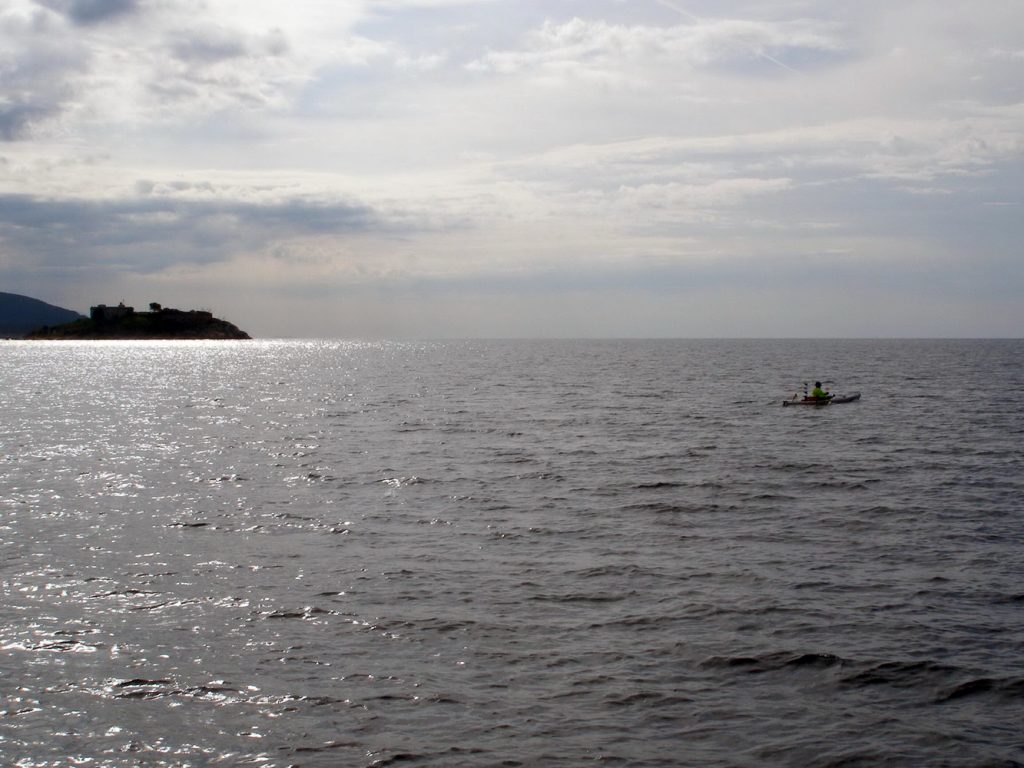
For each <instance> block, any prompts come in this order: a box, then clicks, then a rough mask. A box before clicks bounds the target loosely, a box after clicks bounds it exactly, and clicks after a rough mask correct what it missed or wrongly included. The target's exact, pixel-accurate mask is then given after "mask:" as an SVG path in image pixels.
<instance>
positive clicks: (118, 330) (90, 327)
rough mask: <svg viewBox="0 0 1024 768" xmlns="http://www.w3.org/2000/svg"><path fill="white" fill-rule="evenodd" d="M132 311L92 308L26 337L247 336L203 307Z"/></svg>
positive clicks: (152, 308) (121, 306) (105, 307)
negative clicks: (78, 315)
mask: <svg viewBox="0 0 1024 768" xmlns="http://www.w3.org/2000/svg"><path fill="white" fill-rule="evenodd" d="M149 308H150V311H149V312H136V311H135V309H134V308H133V307H126V306H125V305H124V304H121V305H119V306H117V307H108V306H105V305H103V304H100V305H99V306H96V307H92V309H91V310H90V316H89V317H82V318H80V319H77V320H74V321H72V322H70V323H64V324H62V325H56V326H47V327H43V328H38V329H37V330H34V331H32V332H31V333H29V334H28V335H27V336H26V338H28V339H156V340H159V339H249V338H252V337H251V336H249V334H247V333H246V332H245V331H243V330H241V329H239V328H238V327H237V326H236V325H233V324H232V323H229V322H228V321H227V320H221V319H219V318H216V317H214V316H213V314H212V313H210V312H206V311H203V310H195V309H192V310H181V309H170V308H164V307H161V306H160V305H159V304H150V305H149Z"/></svg>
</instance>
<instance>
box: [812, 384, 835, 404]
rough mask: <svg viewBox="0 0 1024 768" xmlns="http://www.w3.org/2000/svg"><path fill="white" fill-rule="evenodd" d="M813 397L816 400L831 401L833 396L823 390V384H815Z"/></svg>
mask: <svg viewBox="0 0 1024 768" xmlns="http://www.w3.org/2000/svg"><path fill="white" fill-rule="evenodd" d="M811 397H813V398H814V399H815V400H830V399H831V398H832V395H830V394H829V393H828V392H826V391H825V390H824V389H822V388H821V382H820V381H816V382H814V389H812V390H811Z"/></svg>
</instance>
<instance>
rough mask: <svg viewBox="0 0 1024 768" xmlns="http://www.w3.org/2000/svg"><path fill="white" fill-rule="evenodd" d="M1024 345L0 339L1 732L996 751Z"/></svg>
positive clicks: (549, 756)
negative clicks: (817, 403) (821, 390)
mask: <svg viewBox="0 0 1024 768" xmlns="http://www.w3.org/2000/svg"><path fill="white" fill-rule="evenodd" d="M1022 352H1024V345H1022V344H1021V342H1013V341H1007V342H984V341H964V342H940V341H933V342H900V341H891V342H878V341H863V342H855V341H848V342H801V341H787V342H781V341H780V342H771V341H751V342H742V341H733V342H724V341H721V342H711V341H706V342H699V341H690V342H668V341H666V342H461V343H455V342H453V343H408V344H398V343H380V344H363V343H344V342H333V341H317V342H247V343H224V342H215V343H208V342H171V343H141V342H109V343H103V342H100V343H96V342H93V343H64V342H50V343H27V342H24V343H22V342H7V343H4V344H2V345H0V400H2V406H3V408H2V413H3V417H2V422H0V430H2V432H0V439H2V458H0V515H2V516H0V577H2V584H3V598H4V599H3V604H2V605H0V648H2V649H3V654H2V656H0V676H2V677H0V679H2V682H3V686H4V694H5V697H4V703H3V705H2V706H3V710H2V712H0V734H2V736H0V738H2V741H0V753H2V755H3V757H4V763H5V764H11V765H17V766H22V768H29V767H30V766H33V767H34V766H57V765H61V766H63V765H66V764H68V760H69V759H70V760H78V761H80V762H81V764H89V765H102V766H136V765H147V766H150V765H152V766H186V765H187V766H200V765H265V766H274V767H277V766H282V767H283V766H291V765H294V766H335V765H389V764H396V763H399V762H403V763H407V764H410V765H437V766H462V765H465V766H492V765H496V764H504V765H531V766H532V765H545V766H558V765H565V766H577V765H580V764H583V763H587V762H593V761H600V762H602V763H606V764H611V765H626V766H658V765H681V764H682V765H687V764H690V765H721V766H733V765H840V764H842V765H851V764H879V763H886V762H888V763H889V764H898V765H965V764H969V765H980V764H985V765H1015V764H1020V763H1022V762H1024V745H1022V742H1021V740H1020V736H1019V727H1020V726H1019V724H1020V722H1022V721H1024V706H1022V697H1024V661H1022V660H1024V653H1022V651H1024V630H1022V624H1021V621H1020V619H1021V605H1022V601H1024V592H1022V587H1021V584H1022V583H1024V580H1022V575H1024V558H1022V557H1021V550H1020V547H1021V545H1020V542H1021V533H1022V508H1021V503H1020V499H1021V496H1022V481H1021V479H1020V478H1021V477H1022V476H1024V472H1022V467H1021V464H1022V460H1021V456H1022V452H1021V447H1022V430H1024V407H1022V405H1024V403H1022V400H1024V397H1022V395H1021V394H1020V387H1019V383H1020V381H1021V380H1022V375H1021V374H1022V371H1021V365H1022V363H1021V360H1022V355H1021V353H1022ZM812 376H819V377H830V378H831V379H832V380H833V381H834V386H835V387H841V388H845V389H849V390H859V391H861V392H863V393H864V399H863V400H862V401H861V402H860V403H855V404H850V405H846V406H835V407H829V408H826V409H789V408H786V409H783V408H780V407H778V403H779V401H780V400H781V399H782V398H783V397H786V396H788V395H790V394H792V391H793V388H794V387H795V386H798V385H799V383H800V382H801V381H802V380H803V379H804V378H807V377H812ZM794 411H799V412H795V413H794Z"/></svg>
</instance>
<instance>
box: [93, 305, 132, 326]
mask: <svg viewBox="0 0 1024 768" xmlns="http://www.w3.org/2000/svg"><path fill="white" fill-rule="evenodd" d="M134 314H135V307H126V306H125V305H124V302H123V301H122V302H121V303H120V304H118V305H117V306H116V307H108V306H107V305H106V304H100V305H98V306H95V307H89V317H91V318H92V319H93V320H95V321H96V322H100V323H102V322H111V321H114V320H121V319H122V318H125V317H131V316H132V315H134Z"/></svg>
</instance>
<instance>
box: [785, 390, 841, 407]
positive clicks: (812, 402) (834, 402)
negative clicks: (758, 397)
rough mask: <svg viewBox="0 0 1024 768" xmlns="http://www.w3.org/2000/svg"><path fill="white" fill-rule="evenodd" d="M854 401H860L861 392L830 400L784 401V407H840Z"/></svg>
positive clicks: (809, 398)
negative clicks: (841, 404)
mask: <svg viewBox="0 0 1024 768" xmlns="http://www.w3.org/2000/svg"><path fill="white" fill-rule="evenodd" d="M854 400H860V392H854V393H852V394H849V395H836V396H835V397H832V398H829V399H828V400H819V399H818V398H815V397H805V398H803V399H801V400H783V401H782V404H783V405H816V406H822V405H839V404H840V403H852V402H853V401H854Z"/></svg>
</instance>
